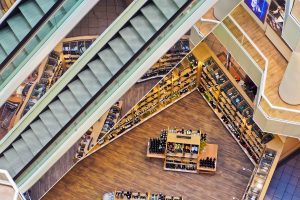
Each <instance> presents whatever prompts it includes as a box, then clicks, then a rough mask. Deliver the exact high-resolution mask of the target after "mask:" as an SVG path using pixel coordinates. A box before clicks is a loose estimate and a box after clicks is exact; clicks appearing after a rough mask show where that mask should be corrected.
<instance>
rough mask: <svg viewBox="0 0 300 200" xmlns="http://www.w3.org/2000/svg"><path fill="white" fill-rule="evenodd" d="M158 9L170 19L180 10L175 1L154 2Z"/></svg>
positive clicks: (157, 0)
mask: <svg viewBox="0 0 300 200" xmlns="http://www.w3.org/2000/svg"><path fill="white" fill-rule="evenodd" d="M152 1H153V2H154V3H155V5H156V6H157V8H158V9H160V10H161V12H162V13H163V14H164V15H165V16H166V17H167V18H168V19H170V18H171V17H172V16H173V15H174V14H175V13H176V12H177V10H178V7H177V5H176V4H175V2H174V1H173V0H163V1H162V0H152Z"/></svg>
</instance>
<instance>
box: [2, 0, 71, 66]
mask: <svg viewBox="0 0 300 200" xmlns="http://www.w3.org/2000/svg"><path fill="white" fill-rule="evenodd" d="M64 1H65V0H58V1H57V2H56V3H55V4H54V5H53V6H52V7H51V8H50V9H49V10H48V11H47V13H46V14H44V15H43V17H42V18H41V19H40V20H39V22H38V23H37V24H36V25H35V26H34V27H33V28H32V29H31V30H30V31H29V33H28V34H27V35H26V36H25V37H24V38H23V39H22V41H20V42H19V43H18V45H17V46H16V47H15V48H14V50H12V52H10V53H9V54H8V55H7V56H6V58H5V59H4V60H3V61H2V63H1V64H0V71H1V70H3V69H4V68H5V67H6V66H7V65H8V64H9V63H11V62H12V61H13V59H14V57H15V56H18V52H21V51H22V50H23V49H24V47H25V45H26V44H27V43H28V42H29V41H30V39H31V38H32V37H33V36H35V33H37V32H38V30H40V28H42V27H43V25H44V24H45V22H48V19H49V18H50V17H51V16H53V14H55V12H56V10H58V9H59V8H60V6H61V5H63V2H64ZM12 15H13V13H12ZM1 26H3V23H1V24H0V28H1Z"/></svg>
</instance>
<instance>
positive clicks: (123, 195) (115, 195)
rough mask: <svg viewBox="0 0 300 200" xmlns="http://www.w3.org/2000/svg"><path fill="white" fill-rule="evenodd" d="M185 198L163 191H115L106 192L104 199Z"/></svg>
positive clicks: (167, 199) (180, 199)
mask: <svg viewBox="0 0 300 200" xmlns="http://www.w3.org/2000/svg"><path fill="white" fill-rule="evenodd" d="M117 199H118V200H183V197H182V196H171V195H165V194H162V193H150V192H132V191H115V192H109V193H105V194H104V195H103V197H102V200H117Z"/></svg>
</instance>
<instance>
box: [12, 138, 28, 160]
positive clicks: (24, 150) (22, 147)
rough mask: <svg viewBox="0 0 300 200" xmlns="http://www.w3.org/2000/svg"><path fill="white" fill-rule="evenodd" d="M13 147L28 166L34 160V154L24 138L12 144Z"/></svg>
mask: <svg viewBox="0 0 300 200" xmlns="http://www.w3.org/2000/svg"><path fill="white" fill-rule="evenodd" d="M12 146H13V147H14V149H15V150H16V151H17V152H18V154H19V155H22V156H21V159H22V160H23V162H24V163H25V164H27V163H28V162H29V161H30V160H31V159H32V158H33V154H32V152H31V150H30V148H29V147H28V146H27V144H26V142H25V141H24V140H23V139H22V138H21V139H18V140H17V141H16V142H14V143H12Z"/></svg>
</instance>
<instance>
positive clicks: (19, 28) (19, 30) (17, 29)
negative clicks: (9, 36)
mask: <svg viewBox="0 0 300 200" xmlns="http://www.w3.org/2000/svg"><path fill="white" fill-rule="evenodd" d="M7 23H8V25H9V26H10V28H11V29H12V31H13V32H14V34H15V36H16V37H17V38H18V39H19V41H21V40H22V39H24V37H25V36H26V35H27V34H28V33H29V32H30V30H31V26H30V24H29V23H28V22H27V20H26V19H25V18H24V16H22V15H21V14H17V15H15V16H13V17H11V18H9V19H8V20H7Z"/></svg>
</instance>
